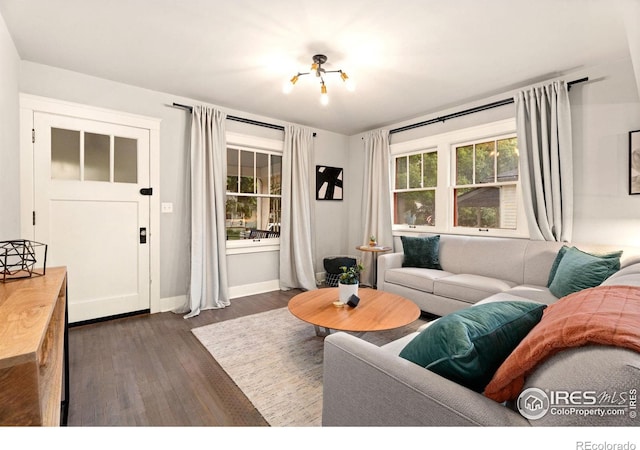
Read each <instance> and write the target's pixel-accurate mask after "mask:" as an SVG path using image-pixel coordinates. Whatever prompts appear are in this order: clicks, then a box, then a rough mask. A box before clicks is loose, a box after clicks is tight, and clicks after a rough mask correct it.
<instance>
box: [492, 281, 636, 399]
mask: <svg viewBox="0 0 640 450" xmlns="http://www.w3.org/2000/svg"><path fill="white" fill-rule="evenodd" d="M587 344H600V345H613V346H618V347H625V348H629V349H633V350H635V351H637V352H640V288H639V287H633V286H598V287H595V288H591V289H585V290H583V291H580V292H576V293H573V294H570V295H567V296H566V297H563V298H561V299H560V300H558V301H557V302H556V303H554V304H552V305H551V306H549V307H547V308H546V309H545V311H544V314H543V315H542V319H541V320H540V322H539V323H538V324H537V325H536V326H535V327H534V328H533V329H532V330H531V331H530V332H529V334H527V336H526V337H525V338H524V339H523V340H522V342H520V344H519V345H518V346H517V347H516V349H515V350H514V351H513V353H511V355H509V357H508V358H507V359H506V360H505V361H504V363H503V364H502V365H501V366H500V367H499V368H498V370H497V371H496V373H495V374H494V376H493V378H492V379H491V381H490V382H489V384H488V385H487V387H486V388H485V392H484V395H485V396H487V397H489V398H491V399H493V400H495V401H497V402H503V401H506V400H515V399H516V398H517V397H518V395H519V394H520V392H521V391H522V388H523V386H524V380H525V378H526V377H527V376H528V375H529V374H530V373H531V372H533V371H534V370H535V368H536V366H537V365H538V364H540V363H542V362H543V361H545V360H546V359H547V358H549V357H550V356H552V355H554V354H556V353H558V352H560V351H562V350H564V349H567V348H572V347H580V346H583V345H587Z"/></svg>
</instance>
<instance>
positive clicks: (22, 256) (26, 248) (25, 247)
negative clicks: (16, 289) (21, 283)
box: [0, 239, 47, 283]
mask: <svg viewBox="0 0 640 450" xmlns="http://www.w3.org/2000/svg"><path fill="white" fill-rule="evenodd" d="M36 255H42V256H41V257H40V260H41V263H42V267H40V268H39V269H37V270H36V268H35V267H36V263H37V262H38V257H36ZM46 266H47V244H42V243H40V242H35V241H28V240H25V239H16V240H12V241H0V276H1V277H2V278H0V281H1V282H3V283H4V282H7V281H11V280H17V279H21V278H30V277H32V276H41V275H44V274H45V272H46Z"/></svg>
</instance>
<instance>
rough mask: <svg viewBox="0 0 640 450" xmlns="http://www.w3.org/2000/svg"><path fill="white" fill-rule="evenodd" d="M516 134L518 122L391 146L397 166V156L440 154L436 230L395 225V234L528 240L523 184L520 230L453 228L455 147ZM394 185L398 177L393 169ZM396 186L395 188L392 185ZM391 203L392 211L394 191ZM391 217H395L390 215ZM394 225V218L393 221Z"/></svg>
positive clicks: (417, 226)
mask: <svg viewBox="0 0 640 450" xmlns="http://www.w3.org/2000/svg"><path fill="white" fill-rule="evenodd" d="M515 132H516V120H515V118H511V119H505V120H500V121H496V122H491V123H488V124H484V125H478V126H474V127H469V128H464V129H460V130H455V131H451V132H447V133H442V134H437V135H434V136H427V137H423V138H419V139H413V140H411V141H405V142H399V143H397V144H391V145H390V146H389V147H390V152H391V160H392V165H393V164H395V158H396V157H397V156H404V155H408V154H411V153H415V152H419V151H420V152H421V151H430V150H432V149H434V148H436V149H437V152H438V184H437V187H436V224H435V226H427V225H415V226H408V225H404V224H402V225H396V224H393V226H392V229H393V234H394V235H395V236H400V235H402V234H408V233H409V234H413V233H442V234H462V235H471V236H500V237H517V238H528V237H529V229H528V227H527V219H526V216H525V213H524V207H523V205H522V203H523V202H522V201H521V198H522V195H521V188H520V183H518V188H517V191H516V195H517V196H518V199H520V201H519V202H518V216H517V223H518V228H517V229H515V230H507V229H499V228H490V229H488V231H479V229H478V228H468V227H454V226H453V202H452V201H450V199H452V198H453V190H454V189H455V183H454V180H455V164H454V159H453V152H454V151H455V147H456V146H459V145H462V144H464V143H466V142H478V141H480V140H482V139H494V138H495V137H496V136H502V135H509V134H514V133H515ZM391 171H392V173H391V177H392V180H391V181H392V182H393V181H394V180H393V178H394V177H395V174H394V173H393V166H392V167H391ZM392 186H393V184H392ZM389 195H390V201H391V205H392V209H393V189H391V190H390V192H389ZM391 214H394V212H393V211H391ZM391 220H392V221H393V215H392V217H391Z"/></svg>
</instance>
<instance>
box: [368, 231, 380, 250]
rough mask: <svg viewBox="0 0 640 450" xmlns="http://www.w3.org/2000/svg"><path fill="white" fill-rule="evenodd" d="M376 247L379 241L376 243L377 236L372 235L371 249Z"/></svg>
mask: <svg viewBox="0 0 640 450" xmlns="http://www.w3.org/2000/svg"><path fill="white" fill-rule="evenodd" d="M376 245H378V241H376V237H375V235H373V234H372V235H371V236H369V247H375V246H376Z"/></svg>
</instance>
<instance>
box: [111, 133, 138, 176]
mask: <svg viewBox="0 0 640 450" xmlns="http://www.w3.org/2000/svg"><path fill="white" fill-rule="evenodd" d="M113 181H115V182H116V183H137V182H138V141H137V140H136V139H129V138H123V137H118V136H116V137H115V139H114V143H113Z"/></svg>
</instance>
